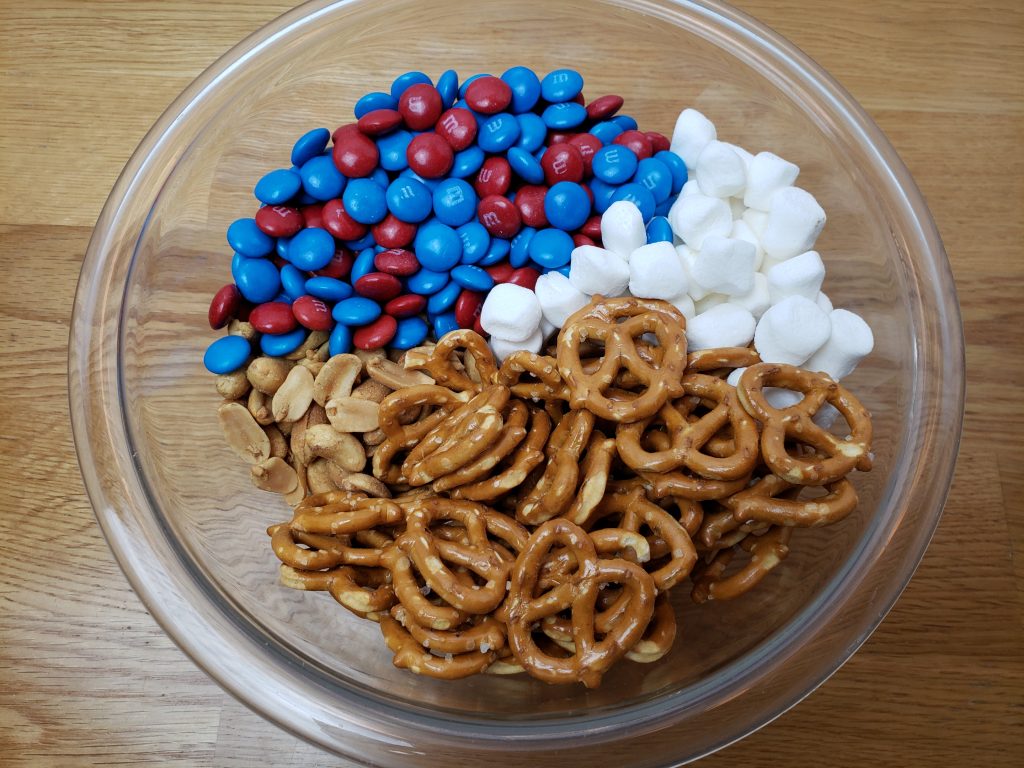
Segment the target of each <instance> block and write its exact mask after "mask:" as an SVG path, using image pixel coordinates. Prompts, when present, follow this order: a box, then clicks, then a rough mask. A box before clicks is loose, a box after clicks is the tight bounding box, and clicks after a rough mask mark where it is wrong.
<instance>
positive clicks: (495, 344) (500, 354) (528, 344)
mask: <svg viewBox="0 0 1024 768" xmlns="http://www.w3.org/2000/svg"><path fill="white" fill-rule="evenodd" d="M543 346H544V333H543V332H542V331H541V329H540V328H539V327H538V328H537V330H536V331H534V332H533V333H531V334H530V335H529V336H528V337H527V338H526V339H524V340H523V341H509V340H508V339H503V338H501V337H500V336H491V351H492V352H494V357H495V359H496V360H497V361H498V362H499V363H501V362H504V360H505V358H506V357H508V356H509V355H511V354H512V353H513V352H518V351H519V350H521V349H525V350H526V351H527V352H540V350H541V348H542V347H543Z"/></svg>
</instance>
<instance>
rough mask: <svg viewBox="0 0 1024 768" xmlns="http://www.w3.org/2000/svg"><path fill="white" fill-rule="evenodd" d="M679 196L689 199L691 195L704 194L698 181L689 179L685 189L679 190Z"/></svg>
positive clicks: (684, 185) (684, 186)
mask: <svg viewBox="0 0 1024 768" xmlns="http://www.w3.org/2000/svg"><path fill="white" fill-rule="evenodd" d="M679 194H680V195H682V196H683V197H689V196H690V195H700V194H703V193H702V192H701V191H700V184H698V183H697V180H696V179H689V180H688V181H687V182H686V183H685V184H683V188H682V189H680V190H679Z"/></svg>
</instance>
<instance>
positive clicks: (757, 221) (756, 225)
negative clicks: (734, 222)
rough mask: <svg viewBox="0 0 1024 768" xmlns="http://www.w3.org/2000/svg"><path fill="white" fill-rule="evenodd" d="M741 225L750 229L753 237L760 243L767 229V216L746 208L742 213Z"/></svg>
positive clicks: (762, 212) (761, 212)
mask: <svg viewBox="0 0 1024 768" xmlns="http://www.w3.org/2000/svg"><path fill="white" fill-rule="evenodd" d="M743 223H744V224H746V225H747V226H748V227H750V231H751V232H753V233H754V237H756V238H757V240H758V242H760V241H761V238H762V237H764V231H765V229H766V228H767V227H768V214H767V213H765V212H764V211H756V210H754V209H753V208H747V210H745V211H744V212H743Z"/></svg>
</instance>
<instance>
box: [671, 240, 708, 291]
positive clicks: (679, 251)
mask: <svg viewBox="0 0 1024 768" xmlns="http://www.w3.org/2000/svg"><path fill="white" fill-rule="evenodd" d="M676 256H678V257H679V263H680V264H682V265H683V270H684V271H685V272H686V275H687V279H688V282H689V287H688V288H687V291H686V292H687V293H689V294H690V298H691V299H693V300H694V301H700V300H701V299H703V298H704V297H705V296H707V295H708V294H709V293H710V291H708V290H707V289H705V288H703V287H701V286H700V285H698V284H697V281H696V280H694V279H693V265H694V262H695V261H696V260H697V251H695V250H693V248H691V247H690V246H688V245H686V244H683V245H677V246H676Z"/></svg>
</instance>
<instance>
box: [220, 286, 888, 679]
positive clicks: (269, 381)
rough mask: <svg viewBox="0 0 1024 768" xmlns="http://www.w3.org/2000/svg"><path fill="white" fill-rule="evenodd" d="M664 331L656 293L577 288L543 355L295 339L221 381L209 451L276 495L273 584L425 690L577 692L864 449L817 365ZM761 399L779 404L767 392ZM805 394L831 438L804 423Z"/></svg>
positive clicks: (450, 340)
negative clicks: (706, 345)
mask: <svg viewBox="0 0 1024 768" xmlns="http://www.w3.org/2000/svg"><path fill="white" fill-rule="evenodd" d="M685 327H686V322H685V319H684V317H683V316H682V314H681V313H680V312H679V311H678V310H677V309H676V308H675V307H673V306H672V305H671V304H669V303H667V302H664V301H657V300H649V299H638V298H634V297H621V298H613V299H604V298H603V297H600V296H597V297H594V299H593V300H592V301H591V302H590V303H588V304H587V305H586V306H585V307H583V308H582V309H580V310H579V311H578V312H576V313H574V314H573V315H572V316H571V317H570V318H569V319H568V321H567V323H566V325H565V326H564V327H563V328H562V331H561V333H560V334H559V336H558V339H557V341H556V343H555V346H554V348H552V349H551V352H552V354H551V355H550V356H547V355H538V354H535V353H532V352H527V351H525V350H524V351H520V352H517V353H514V354H512V355H510V356H509V357H507V358H506V359H505V360H504V361H503V362H502V364H501V365H500V366H498V365H497V363H496V360H495V357H494V355H493V354H492V352H491V351H490V349H489V348H488V346H487V343H486V342H485V340H484V339H483V338H482V337H481V336H479V335H478V334H476V333H475V332H473V331H470V330H460V331H454V332H451V333H449V334H447V335H446V336H444V337H443V338H442V339H441V340H440V341H439V342H438V344H436V345H428V346H423V347H417V348H413V349H410V350H407V351H404V352H400V353H392V355H393V359H391V358H389V357H388V356H387V355H386V354H385V353H384V352H382V351H376V352H361V353H359V354H342V355H336V356H333V357H330V358H329V359H325V358H326V355H327V352H326V351H325V349H324V347H323V344H322V341H323V340H319V339H314V342H316V341H321V346H316V345H315V343H311V344H309V345H308V346H306V348H305V349H302V350H301V351H300V350H297V351H296V352H295V353H292V355H291V356H290V358H289V359H280V358H264V357H261V358H256V359H255V360H253V361H251V362H250V363H249V365H248V366H247V367H246V368H245V370H244V374H243V375H242V376H239V375H237V374H230V375H228V376H224V377H222V378H221V379H220V380H219V386H220V387H221V394H224V395H226V396H227V397H229V398H232V399H230V400H229V401H228V402H226V403H224V404H223V405H222V406H221V409H220V417H221V424H222V426H223V427H224V431H225V435H226V437H227V439H228V441H229V443H230V444H231V445H232V447H233V448H234V450H235V451H236V452H237V453H238V454H239V455H240V456H242V457H243V458H244V459H246V460H248V461H250V462H252V476H253V481H254V482H255V483H256V485H257V486H258V487H260V488H263V489H266V490H271V491H276V492H278V493H281V494H283V495H284V496H285V498H286V500H287V501H288V502H289V503H290V504H291V505H292V506H294V507H295V510H294V514H293V516H292V518H291V519H290V520H289V521H286V522H283V523H280V524H277V525H273V526H271V527H270V528H269V529H268V531H267V533H268V535H269V536H270V537H271V547H272V549H273V551H274V554H275V555H276V556H277V557H278V558H279V559H280V560H281V562H282V565H281V569H280V573H281V581H282V583H283V584H284V585H285V586H288V587H291V588H294V589H299V590H308V591H326V592H328V593H329V594H330V595H331V596H332V597H333V598H334V599H335V600H336V601H337V602H338V603H340V604H341V605H342V606H344V607H345V608H347V609H348V610H349V611H351V612H353V613H355V614H356V615H358V616H360V617H361V618H365V619H369V620H372V621H375V622H377V623H378V624H379V625H380V629H381V632H382V635H383V637H384V641H385V643H386V645H387V646H388V648H389V649H390V650H391V651H392V652H393V654H394V664H395V665H396V666H397V667H401V668H406V669H409V670H411V671H412V672H414V673H417V674H423V675H428V676H432V677H437V678H441V679H457V678H462V677H466V676H469V675H474V674H479V673H490V674H514V673H520V672H525V673H527V674H529V675H530V676H532V677H535V678H537V679H540V680H543V681H545V682H549V683H583V684H584V685H586V686H588V687H594V686H597V685H599V684H600V682H601V679H602V676H603V675H604V674H605V673H607V672H608V670H609V669H611V667H612V666H614V665H615V664H616V663H617V662H618V661H619V660H620V659H623V658H626V659H629V660H632V661H635V662H640V663H651V662H654V661H656V660H658V659H660V658H662V657H663V656H664V655H665V654H667V653H668V652H669V650H670V649H671V647H672V644H673V642H674V640H675V637H676V634H677V629H676V616H675V609H674V608H673V606H672V603H671V600H670V591H671V590H673V589H674V588H675V587H676V586H677V585H679V584H681V583H683V582H684V581H685V580H687V579H688V580H689V581H690V582H692V587H691V588H690V595H691V597H692V599H693V600H694V601H695V602H697V603H704V602H707V601H709V600H730V599H735V598H737V597H740V596H741V595H744V594H746V593H747V592H749V591H750V590H751V589H752V588H753V587H755V586H756V585H757V584H758V583H760V582H761V581H762V580H763V579H764V578H765V576H767V574H768V573H770V572H771V571H772V570H774V569H775V568H776V567H777V566H778V565H779V564H780V563H781V562H782V561H783V560H784V559H785V558H786V557H787V555H788V553H789V541H790V537H791V534H792V531H793V529H794V528H799V527H815V526H822V525H829V524H832V523H835V522H838V521H839V520H841V519H843V518H844V517H845V516H846V515H848V514H849V513H850V512H852V511H853V509H854V508H855V507H856V504H857V494H856V492H855V490H854V488H853V486H852V484H851V483H850V481H849V480H848V479H847V475H848V474H849V473H850V472H851V471H853V470H855V469H858V470H861V471H868V470H870V468H871V464H872V461H873V457H872V454H871V450H870V446H871V439H872V434H871V420H870V415H869V414H868V412H867V410H866V409H864V407H863V406H862V405H861V404H860V402H859V401H858V400H857V399H856V397H854V396H853V394H852V393H850V392H849V391H848V390H846V389H845V388H844V387H842V386H841V385H840V384H838V383H837V382H835V381H834V380H833V379H832V378H830V377H829V376H828V375H827V374H823V373H813V372H810V371H806V370H802V369H799V368H796V367H794V366H790V365H786V364H779V363H765V362H761V361H760V359H759V357H758V354H757V352H756V351H755V350H753V349H750V348H745V347H735V348H722V349H715V350H699V351H696V352H690V353H688V352H687V342H686V333H685ZM740 368H742V369H744V370H743V373H742V375H741V376H740V377H739V379H738V381H737V383H736V384H735V385H733V384H730V383H729V382H728V378H729V377H730V375H731V374H732V372H734V371H735V370H737V369H740ZM230 377H234V378H230ZM778 389H781V390H784V391H786V392H788V393H790V394H792V395H794V396H796V402H793V403H792V404H790V405H786V406H785V407H776V406H774V405H772V404H771V402H770V401H769V399H768V398H767V394H768V392H769V391H770V390H778ZM243 398H244V402H243ZM790 402H791V401H790ZM826 404H827V405H830V406H831V407H833V408H835V409H836V412H837V414H839V415H841V417H842V419H843V420H844V422H845V424H846V426H847V427H848V434H847V435H846V436H845V437H840V436H838V435H836V434H834V433H832V432H830V431H828V430H826V429H825V428H823V427H821V426H819V425H817V424H815V422H814V421H813V419H814V417H815V415H816V414H817V413H818V411H819V409H821V408H822V407H824V406H825V405H826ZM805 491H810V493H809V495H808V494H804V492H805ZM801 494H804V497H803V498H801Z"/></svg>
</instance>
